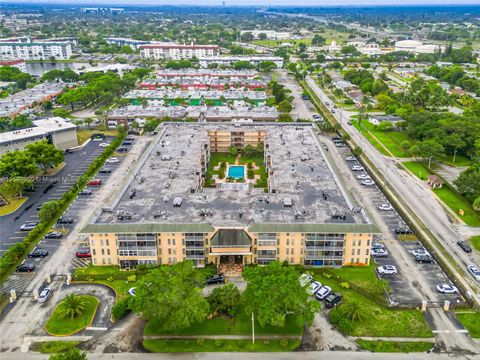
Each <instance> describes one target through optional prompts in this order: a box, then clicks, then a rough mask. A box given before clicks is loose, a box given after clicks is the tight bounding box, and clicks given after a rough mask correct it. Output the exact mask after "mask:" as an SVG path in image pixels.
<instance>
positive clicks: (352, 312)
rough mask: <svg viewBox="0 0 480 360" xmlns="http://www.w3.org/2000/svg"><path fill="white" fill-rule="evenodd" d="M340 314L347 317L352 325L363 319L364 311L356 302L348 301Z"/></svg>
mask: <svg viewBox="0 0 480 360" xmlns="http://www.w3.org/2000/svg"><path fill="white" fill-rule="evenodd" d="M342 314H343V315H344V316H345V317H347V318H348V319H349V320H350V321H351V322H352V324H354V323H355V321H359V320H362V319H364V318H365V311H364V309H363V308H362V306H361V305H360V303H359V302H358V301H353V300H352V301H348V302H346V303H345V304H343V305H342Z"/></svg>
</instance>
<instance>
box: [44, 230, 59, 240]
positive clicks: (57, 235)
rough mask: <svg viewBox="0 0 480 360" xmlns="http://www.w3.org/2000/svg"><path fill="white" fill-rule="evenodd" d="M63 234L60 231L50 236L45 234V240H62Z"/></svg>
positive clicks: (51, 233) (53, 232) (50, 233)
mask: <svg viewBox="0 0 480 360" xmlns="http://www.w3.org/2000/svg"><path fill="white" fill-rule="evenodd" d="M62 237H63V234H62V233H61V232H60V231H52V232H49V233H48V234H45V236H44V237H43V238H44V239H61V238H62Z"/></svg>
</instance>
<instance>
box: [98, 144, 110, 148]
mask: <svg viewBox="0 0 480 360" xmlns="http://www.w3.org/2000/svg"><path fill="white" fill-rule="evenodd" d="M108 145H110V144H109V143H100V144H98V146H100V147H107V146H108Z"/></svg>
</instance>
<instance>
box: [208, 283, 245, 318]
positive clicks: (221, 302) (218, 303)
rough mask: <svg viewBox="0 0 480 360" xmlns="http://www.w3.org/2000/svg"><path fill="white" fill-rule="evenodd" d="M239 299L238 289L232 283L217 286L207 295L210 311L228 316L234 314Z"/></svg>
mask: <svg viewBox="0 0 480 360" xmlns="http://www.w3.org/2000/svg"><path fill="white" fill-rule="evenodd" d="M240 300H241V295H240V291H239V290H238V288H237V287H236V286H235V285H234V284H228V285H225V286H221V287H217V288H215V289H213V291H212V294H211V295H210V296H209V297H208V302H209V304H210V310H211V311H213V312H221V313H223V314H226V315H229V316H234V315H235V313H236V310H237V308H238V306H239V305H240Z"/></svg>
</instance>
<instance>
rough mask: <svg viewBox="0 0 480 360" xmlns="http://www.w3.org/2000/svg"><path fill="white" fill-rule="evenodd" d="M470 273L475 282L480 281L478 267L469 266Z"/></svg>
mask: <svg viewBox="0 0 480 360" xmlns="http://www.w3.org/2000/svg"><path fill="white" fill-rule="evenodd" d="M468 271H469V272H470V274H472V276H473V277H474V278H475V280H477V281H480V270H479V269H478V267H476V266H475V265H468Z"/></svg>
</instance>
